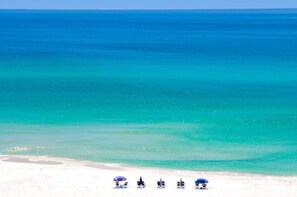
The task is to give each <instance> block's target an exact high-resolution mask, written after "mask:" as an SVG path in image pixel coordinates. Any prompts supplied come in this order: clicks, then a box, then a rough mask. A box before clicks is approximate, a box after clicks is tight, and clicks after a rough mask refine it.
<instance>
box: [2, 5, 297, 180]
mask: <svg viewBox="0 0 297 197" xmlns="http://www.w3.org/2000/svg"><path fill="white" fill-rule="evenodd" d="M0 154H32V155H50V156H59V157H72V158H77V159H89V160H95V161H103V162H123V163H128V164H135V165H146V166H156V167H169V168H180V169H193V170H197V169H199V170H214V171H239V172H251V173H264V174H285V175H296V174H297V159H296V158H297V10H240V11H239V10H224V11H219V10H217V11H215V10H213V11H211V10H208V11H199V10H196V11H50V10H48V11H32V10H31V11H30V10H26V11H25V10H1V11H0Z"/></svg>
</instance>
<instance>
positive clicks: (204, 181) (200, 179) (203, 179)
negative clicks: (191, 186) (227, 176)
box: [195, 178, 208, 184]
mask: <svg viewBox="0 0 297 197" xmlns="http://www.w3.org/2000/svg"><path fill="white" fill-rule="evenodd" d="M195 183H201V184H203V183H208V180H206V179H205V178H199V179H197V180H196V181H195Z"/></svg>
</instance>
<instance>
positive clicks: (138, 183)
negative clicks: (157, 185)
mask: <svg viewBox="0 0 297 197" xmlns="http://www.w3.org/2000/svg"><path fill="white" fill-rule="evenodd" d="M137 186H138V187H139V188H144V187H145V183H144V181H143V180H142V177H140V178H139V181H137Z"/></svg>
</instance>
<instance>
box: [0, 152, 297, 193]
mask: <svg viewBox="0 0 297 197" xmlns="http://www.w3.org/2000/svg"><path fill="white" fill-rule="evenodd" d="M118 175H123V176H125V177H127V179H128V182H129V184H128V188H126V189H115V188H114V187H115V183H114V182H113V178H114V177H115V176H118ZM140 176H142V177H143V180H144V181H145V183H146V187H145V188H144V189H139V188H137V185H136V182H137V180H138V179H139V177H140ZM160 177H162V179H163V180H164V181H165V182H166V188H165V189H158V188H157V180H158V179H160ZM198 177H204V178H207V179H208V180H209V184H208V188H207V189H205V190H201V189H195V184H194V180H195V179H196V178H198ZM180 178H183V180H184V181H185V185H186V187H185V189H177V188H176V182H177V181H178V180H179V179H180ZM0 196H5V197H10V196H23V197H25V196H30V197H33V196H34V197H35V196H36V197H37V196H38V197H40V196H43V197H47V196H64V197H65V196H88V197H91V196H130V197H133V196H170V197H172V196H205V197H215V196H220V197H224V196H226V197H227V196H228V197H229V196H240V197H245V196H247V197H251V196H259V197H273V196H275V197H282V196H283V197H293V196H297V177H296V176H264V175H252V174H236V173H234V174H233V173H223V172H195V171H181V170H167V169H156V168H139V167H131V166H122V165H119V164H107V163H95V162H90V161H78V160H72V159H64V158H49V157H45V156H44V157H35V156H12V155H0Z"/></svg>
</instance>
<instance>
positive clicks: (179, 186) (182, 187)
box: [177, 179, 185, 189]
mask: <svg viewBox="0 0 297 197" xmlns="http://www.w3.org/2000/svg"><path fill="white" fill-rule="evenodd" d="M177 188H178V189H184V188H185V182H184V181H183V180H182V179H180V180H179V181H178V182H177Z"/></svg>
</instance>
